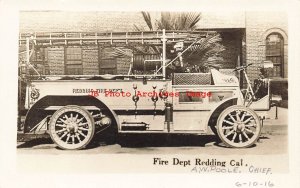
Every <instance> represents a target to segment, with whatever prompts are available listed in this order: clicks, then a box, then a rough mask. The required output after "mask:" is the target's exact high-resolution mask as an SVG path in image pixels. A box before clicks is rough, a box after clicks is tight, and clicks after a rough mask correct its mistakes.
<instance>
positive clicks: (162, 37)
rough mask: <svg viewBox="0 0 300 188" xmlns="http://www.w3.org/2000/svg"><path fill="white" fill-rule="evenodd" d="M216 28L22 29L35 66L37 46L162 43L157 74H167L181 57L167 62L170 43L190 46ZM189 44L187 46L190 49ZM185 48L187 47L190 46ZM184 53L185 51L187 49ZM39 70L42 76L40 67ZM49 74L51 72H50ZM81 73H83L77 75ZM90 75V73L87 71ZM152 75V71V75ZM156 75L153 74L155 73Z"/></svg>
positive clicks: (20, 36) (27, 57)
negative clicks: (126, 30) (181, 42)
mask: <svg viewBox="0 0 300 188" xmlns="http://www.w3.org/2000/svg"><path fill="white" fill-rule="evenodd" d="M212 33H215V32H214V31H165V30H162V31H132V32H95V33H92V32H35V33H20V34H19V45H20V46H24V45H25V46H26V50H25V52H22V53H26V65H27V66H28V67H31V68H32V69H34V67H33V66H32V65H31V64H30V56H31V55H32V53H33V51H34V48H35V47H48V46H67V45H72V46H76V45H78V46H84V45H86V46H92V45H121V46H123V47H124V46H126V45H134V44H137V43H138V44H142V45H156V46H160V45H162V59H161V60H160V61H161V62H162V66H161V67H160V68H159V69H158V70H157V71H156V73H155V75H154V76H159V75H158V74H157V73H158V72H159V71H160V70H162V75H161V76H162V77H163V78H164V79H165V78H166V67H167V66H168V65H170V64H171V63H172V62H173V61H175V60H176V59H177V58H178V57H177V58H175V59H173V60H172V61H171V62H169V63H168V64H166V45H167V43H176V42H179V41H184V43H188V44H190V46H189V47H188V48H190V47H191V46H192V45H194V44H195V43H196V42H198V41H199V40H200V39H201V38H205V37H207V36H208V35H209V34H212ZM188 48H187V49H188ZM187 49H185V50H187ZM183 53H184V52H183ZM35 72H36V73H37V74H38V75H39V76H40V74H39V73H38V71H36V70H35ZM47 76H49V75H47ZM76 76H80V75H76ZM83 76H87V75H83ZM148 76H151V75H148ZM152 76H153V75H152Z"/></svg>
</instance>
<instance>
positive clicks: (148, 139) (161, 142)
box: [17, 134, 269, 149]
mask: <svg viewBox="0 0 300 188" xmlns="http://www.w3.org/2000/svg"><path fill="white" fill-rule="evenodd" d="M264 139H269V138H268V137H266V136H261V137H260V140H258V142H260V141H262V140H264ZM49 144H51V145H53V142H52V140H51V138H37V139H33V140H29V141H27V142H24V143H22V144H20V145H18V146H17V148H32V147H35V146H38V147H39V146H41V148H45V147H44V146H43V145H49ZM113 144H119V145H121V146H122V147H128V148H142V147H189V146H197V147H207V146H208V145H209V146H212V145H214V146H217V147H221V148H224V147H226V146H225V145H224V144H223V143H222V142H221V141H220V139H219V138H218V137H217V136H215V135H166V134H129V135H128V134H122V135H119V136H118V138H117V139H116V140H112V139H107V138H103V137H96V138H95V139H93V141H92V142H91V143H90V144H89V145H88V147H86V148H85V149H93V148H97V147H101V146H106V145H113ZM252 147H255V144H254V145H253V146H252ZM46 148H47V147H46ZM52 148H56V149H60V148H59V147H56V146H55V145H53V146H52Z"/></svg>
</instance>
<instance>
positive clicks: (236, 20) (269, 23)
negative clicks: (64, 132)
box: [20, 11, 288, 80]
mask: <svg viewBox="0 0 300 188" xmlns="http://www.w3.org/2000/svg"><path fill="white" fill-rule="evenodd" d="M157 14H158V13H156V16H157ZM134 24H135V25H138V26H140V27H144V28H146V24H145V23H144V20H143V17H142V15H141V13H140V12H60V11H49V12H45V11H43V12H38V11H35V12H20V32H35V31H36V32H101V31H131V30H134V26H133V25H134ZM287 24H288V23H287V15H286V14H285V13H284V12H203V13H202V18H201V20H200V22H199V23H198V24H197V27H198V28H199V29H212V30H213V29H218V30H220V31H222V30H224V29H225V30H226V29H232V28H236V29H238V30H239V31H241V30H246V31H245V33H246V34H245V36H242V37H244V42H241V41H242V40H241V39H240V38H239V37H241V35H239V34H238V33H237V32H236V31H234V30H232V31H230V32H223V33H222V38H223V45H224V46H225V48H226V50H225V51H224V52H223V54H222V55H223V57H224V66H225V68H233V67H234V66H236V65H237V61H238V59H237V57H238V55H239V54H240V52H239V51H240V50H242V51H243V53H242V62H243V64H245V62H246V63H260V62H261V61H262V60H264V59H265V41H264V39H265V37H266V36H267V35H268V34H269V33H270V32H280V33H282V34H283V35H284V36H283V37H284V39H285V45H284V49H285V51H284V54H285V58H284V62H285V66H284V76H285V77H287V74H288V70H287V61H288V59H287V50H288V48H287V42H288V41H287V28H288V26H287ZM241 43H243V45H241ZM241 48H242V49H241ZM51 53H52V51H51V50H50V56H51V57H52V55H51ZM53 53H54V52H53ZM53 56H54V55H53ZM87 56H91V57H87ZM100 56H101V58H99V57H97V53H96V51H95V50H94V51H92V50H83V57H84V58H83V64H85V65H87V66H85V67H87V68H86V69H85V70H83V72H84V73H95V72H97V71H100V70H98V69H99V68H98V69H97V68H96V63H95V62H96V60H97V59H98V62H99V63H100V64H101V59H102V58H105V57H103V56H105V54H100ZM47 57H49V54H48V55H46V58H47ZM123 60H124V63H121V64H122V65H121V66H118V67H119V69H120V70H121V69H124V70H125V69H127V66H128V65H127V64H128V59H123ZM48 61H50V63H51V61H53V58H52V60H51V59H50V60H48ZM121 61H122V59H120V60H118V63H120V62H121ZM59 62H61V61H60V59H59ZM126 62H127V63H126ZM52 63H54V62H52ZM124 70H122V71H121V72H124ZM53 71H54V70H52V72H53ZM57 71H58V70H57ZM50 72H51V71H50ZM248 73H249V75H250V79H251V80H253V79H254V78H256V77H257V74H258V71H257V69H256V68H249V70H248Z"/></svg>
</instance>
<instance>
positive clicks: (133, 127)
mask: <svg viewBox="0 0 300 188" xmlns="http://www.w3.org/2000/svg"><path fill="white" fill-rule="evenodd" d="M148 129H149V124H147V123H144V122H123V123H122V124H121V130H122V131H145V130H148Z"/></svg>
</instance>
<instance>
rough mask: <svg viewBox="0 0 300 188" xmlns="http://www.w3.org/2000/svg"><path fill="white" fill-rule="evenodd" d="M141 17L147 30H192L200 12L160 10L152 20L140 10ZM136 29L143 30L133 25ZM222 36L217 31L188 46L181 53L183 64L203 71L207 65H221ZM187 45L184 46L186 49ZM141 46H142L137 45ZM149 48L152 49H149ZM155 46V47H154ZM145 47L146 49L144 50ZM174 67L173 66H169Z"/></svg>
mask: <svg viewBox="0 0 300 188" xmlns="http://www.w3.org/2000/svg"><path fill="white" fill-rule="evenodd" d="M142 15H143V18H144V20H145V22H146V25H147V27H148V29H149V30H151V31H152V30H162V29H166V30H178V31H181V30H182V31H193V30H195V29H196V24H197V23H198V22H199V21H200V19H201V13H196V12H162V13H161V15H160V18H159V19H157V20H155V21H153V20H152V18H151V15H150V13H149V12H142ZM135 28H136V30H138V31H142V30H144V29H143V28H142V27H138V26H136V25H135ZM221 41H222V38H221V36H220V34H219V33H217V32H215V33H213V34H209V35H207V36H206V37H205V38H201V39H200V40H199V41H198V42H197V43H196V44H195V45H194V46H192V47H191V48H189V49H188V50H187V51H186V52H185V53H184V54H183V55H182V57H183V65H184V67H188V66H194V65H196V66H198V67H200V70H202V71H204V70H205V69H206V68H207V67H210V66H211V67H218V68H220V67H221V66H222V61H223V58H222V57H221V56H220V54H221V52H222V51H224V50H225V47H224V46H223V45H222V44H221ZM187 47H188V46H186V45H185V46H184V49H186V48H187ZM138 48H140V49H141V48H143V47H138ZM151 48H152V49H153V50H151ZM155 48H156V49H155ZM144 49H145V50H144V51H157V52H158V51H160V50H159V49H157V47H149V46H147V47H144ZM146 49H147V50H146ZM171 67H174V66H171Z"/></svg>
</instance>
